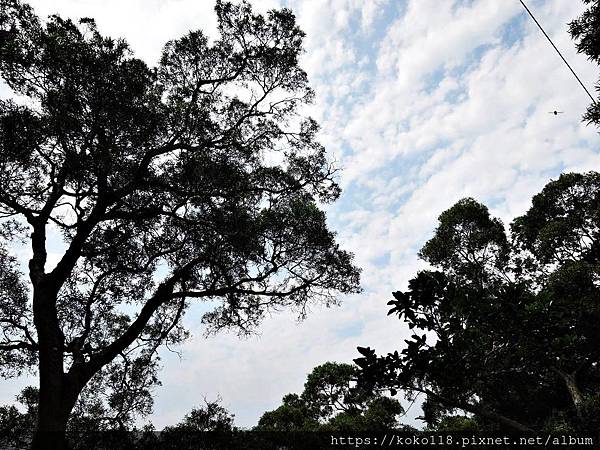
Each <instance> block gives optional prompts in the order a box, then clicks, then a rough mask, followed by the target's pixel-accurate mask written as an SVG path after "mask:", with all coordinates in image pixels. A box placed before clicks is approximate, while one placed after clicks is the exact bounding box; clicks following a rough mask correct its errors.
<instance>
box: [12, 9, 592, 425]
mask: <svg viewBox="0 0 600 450" xmlns="http://www.w3.org/2000/svg"><path fill="white" fill-rule="evenodd" d="M251 3H252V4H253V5H254V6H255V7H256V8H257V9H258V10H261V11H265V10H267V9H269V8H272V7H281V6H286V7H289V8H291V9H292V10H293V11H294V12H295V14H296V16H297V18H298V22H299V24H300V26H301V28H302V29H303V30H304V31H305V32H306V34H307V37H306V54H305V55H304V59H303V67H304V68H305V70H306V71H307V72H308V74H309V77H310V79H311V84H312V86H313V87H314V88H315V90H316V92H317V99H316V103H315V105H314V106H313V108H312V111H311V114H313V115H314V117H315V118H316V119H317V120H318V121H319V122H320V123H321V124H322V135H321V141H322V143H323V144H325V146H326V147H327V149H328V151H329V154H330V157H331V159H335V161H337V164H338V166H340V167H342V168H343V172H342V173H341V176H340V183H341V185H342V186H343V187H344V194H343V195H342V197H341V199H340V200H339V201H338V202H337V203H336V204H335V205H333V206H332V207H328V218H329V222H330V224H331V227H333V228H334V229H336V230H337V231H338V233H339V239H340V241H341V242H342V244H343V246H344V247H345V248H346V249H348V250H350V251H352V252H354V253H355V255H356V261H357V264H358V265H359V266H360V267H362V269H363V287H364V293H362V294H360V295H356V296H351V297H346V298H343V299H342V300H343V304H342V306H340V307H336V308H331V309H326V308H322V307H319V306H315V307H314V308H312V311H311V314H310V315H309V317H308V318H307V319H306V320H305V321H303V322H301V323H298V322H297V321H296V319H295V317H294V316H293V315H292V314H289V313H281V314H277V315H274V316H272V317H270V318H268V319H267V320H266V321H265V322H264V323H263V324H262V326H261V327H260V330H259V334H257V335H256V336H253V337H250V338H248V339H244V340H240V339H238V338H237V337H236V336H234V335H228V334H221V335H218V336H216V337H211V338H208V339H207V338H204V337H203V336H202V331H203V330H202V328H201V326H200V314H199V313H198V311H197V310H194V309H193V308H192V309H191V310H190V311H189V313H188V315H187V317H186V319H185V320H186V323H187V324H188V326H189V328H190V329H191V331H192V333H193V338H192V339H190V340H189V341H188V342H187V343H186V344H185V345H183V347H182V349H181V350H182V358H181V359H180V358H178V357H177V356H176V355H173V354H169V353H166V354H164V355H163V363H164V369H163V371H162V375H161V377H162V381H163V385H162V387H160V388H159V389H157V390H156V404H155V413H154V415H153V416H152V417H151V418H150V419H151V420H152V421H153V422H154V423H155V425H156V426H157V427H159V428H160V427H162V426H164V425H167V424H172V423H174V422H177V421H179V420H180V419H181V417H182V416H183V415H184V414H185V413H186V412H188V411H189V410H190V409H191V408H192V407H194V406H196V405H198V404H200V403H201V402H202V399H203V397H206V398H207V399H209V400H212V399H214V398H216V397H217V396H218V395H219V396H220V397H221V398H222V399H223V403H224V405H225V406H226V407H227V408H228V409H229V410H230V411H232V412H233V413H235V415H236V422H237V424H238V425H240V426H251V425H253V424H255V423H256V422H257V420H258V418H259V416H260V415H261V413H262V412H264V411H265V410H269V409H273V408H274V407H276V406H277V405H278V404H279V403H280V400H281V397H282V396H283V395H284V394H286V393H288V392H299V391H301V389H302V385H303V382H304V379H305V377H306V374H307V373H308V372H310V370H311V369H312V368H313V367H314V366H316V365H318V364H321V363H323V362H325V361H344V362H350V361H351V360H352V359H353V358H355V357H357V353H356V350H355V348H356V346H357V345H363V346H371V347H375V348H376V349H377V350H378V351H381V352H384V351H388V350H393V349H396V348H399V347H400V346H401V345H402V339H403V336H404V335H405V334H406V331H405V330H404V329H403V327H402V324H401V323H399V322H398V321H397V320H395V319H393V318H388V317H386V312H387V307H386V301H387V300H388V299H389V297H390V292H391V291H393V290H398V289H403V288H404V287H405V286H406V283H407V281H408V279H410V278H411V276H412V275H414V274H415V272H416V270H418V268H419V267H422V263H419V261H418V260H417V258H416V253H417V251H418V249H419V248H420V247H421V246H422V245H423V243H424V242H425V241H426V240H427V239H428V238H429V237H430V236H431V235H432V232H433V230H434V228H435V224H436V218H437V216H438V215H439V214H440V213H441V212H442V211H443V210H444V209H446V208H448V207H449V206H451V205H452V204H453V203H454V202H456V201H457V200H458V199H460V198H462V197H466V196H471V197H474V198H476V199H478V200H480V201H482V202H484V203H485V204H487V205H488V206H489V207H490V209H491V210H492V213H493V214H495V215H496V216H498V217H500V218H502V220H503V221H504V222H505V223H507V224H508V223H510V221H511V219H512V218H513V217H515V216H516V215H519V214H522V213H523V212H525V210H526V209H527V208H528V206H529V204H530V199H531V196H532V195H533V194H535V193H536V192H538V191H539V190H540V189H541V188H542V187H543V186H544V185H545V184H546V183H547V182H548V181H549V180H550V179H551V178H556V177H557V176H558V175H559V174H560V173H561V172H563V171H586V170H592V169H594V168H596V169H597V168H598V167H599V163H600V154H599V152H598V151H597V144H598V135H597V131H596V130H595V129H593V128H591V127H586V126H585V125H584V124H582V123H581V121H580V118H581V115H582V113H583V112H584V110H585V108H586V106H587V104H588V103H589V101H590V99H589V98H588V97H587V95H586V94H585V92H584V91H583V89H582V88H581V87H580V86H579V85H578V84H577V81H576V80H575V79H574V78H573V76H572V75H571V73H570V72H569V71H568V69H567V68H566V67H565V66H564V64H563V63H562V61H561V60H560V59H559V57H558V55H557V54H556V53H555V52H554V50H553V49H552V48H551V46H550V45H549V43H548V42H547V41H546V40H545V38H544V37H543V35H542V34H541V32H540V31H539V29H537V28H536V26H535V24H534V23H533V22H532V20H531V19H530V18H529V17H528V16H527V15H526V13H525V11H524V10H523V8H522V6H521V4H520V3H519V1H518V0H463V1H461V0H442V1H440V0H368V1H367V0H256V1H252V2H251ZM527 3H528V5H529V6H530V8H531V9H532V11H533V12H534V14H536V16H537V18H538V20H539V21H540V22H541V23H542V24H543V26H544V27H545V28H546V31H547V32H548V34H549V35H550V36H551V37H552V39H553V40H554V42H555V44H556V45H557V47H558V48H559V49H561V50H562V51H563V54H564V55H565V57H566V58H567V60H568V61H569V62H570V63H571V65H572V66H573V68H574V69H575V71H576V72H577V73H578V74H579V76H580V78H581V79H582V80H583V82H584V84H586V85H587V86H588V88H589V89H590V90H591V89H592V88H593V85H594V81H595V78H596V74H597V68H595V67H594V66H593V65H592V64H591V63H589V62H588V61H587V60H586V59H585V57H583V56H581V55H577V54H575V51H574V48H573V43H572V41H571V40H570V37H569V35H568V33H567V23H568V22H569V21H570V20H572V19H573V18H574V17H576V16H577V15H578V14H579V13H580V12H581V11H582V10H583V5H582V4H581V2H579V1H574V0H545V1H542V0H529V1H528V2H527ZM31 4H32V5H33V6H34V7H35V8H36V9H37V11H38V14H40V15H42V16H45V15H48V14H51V13H59V14H60V15H62V16H68V17H72V18H78V17H94V18H95V19H96V20H97V23H98V25H99V28H100V31H101V32H102V33H103V34H107V35H112V36H114V37H125V38H126V39H127V41H128V42H129V44H130V45H131V47H132V48H133V50H134V51H135V53H136V55H137V56H138V57H141V58H143V59H145V60H146V61H147V62H148V63H149V64H154V63H155V62H156V61H157V59H158V56H159V54H160V50H161V48H162V45H163V44H164V42H165V41H167V40H169V39H172V38H176V37H178V36H180V35H181V34H183V33H185V32H186V31H188V30H189V29H197V28H201V29H203V30H204V31H205V32H207V33H208V34H209V35H212V36H214V35H215V32H216V31H215V30H216V20H215V15H214V13H213V10H212V8H213V2H212V1H204V0H126V1H123V0H103V1H100V0H53V1H48V0H35V1H31ZM555 109H557V110H560V111H564V114H560V115H558V116H555V115H553V114H548V112H549V111H553V110H555ZM26 383H27V380H18V381H17V382H15V381H9V382H2V384H0V402H9V401H11V400H12V399H13V398H14V395H15V394H16V393H17V392H18V391H19V389H20V387H21V386H22V385H24V384H26ZM415 415H418V408H415V409H414V410H413V411H411V412H410V413H409V414H408V417H409V419H408V421H409V422H410V423H413V419H411V418H414V416H415Z"/></svg>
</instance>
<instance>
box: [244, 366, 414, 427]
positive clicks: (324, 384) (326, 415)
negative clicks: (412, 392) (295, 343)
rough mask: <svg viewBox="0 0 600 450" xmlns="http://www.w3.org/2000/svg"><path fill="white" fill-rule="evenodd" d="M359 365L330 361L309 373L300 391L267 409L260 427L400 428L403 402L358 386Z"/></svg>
mask: <svg viewBox="0 0 600 450" xmlns="http://www.w3.org/2000/svg"><path fill="white" fill-rule="evenodd" d="M357 375H358V367H357V366H355V365H352V364H344V363H334V362H327V363H325V364H322V365H320V366H317V367H315V368H314V369H313V371H312V372H311V373H310V374H308V376H307V379H306V383H305V384H304V390H303V391H302V393H301V394H300V395H298V394H287V395H285V396H284V397H283V400H282V405H281V406H279V407H277V408H276V409H274V410H273V411H267V412H265V413H264V414H263V415H262V417H261V418H260V419H259V421H258V425H257V426H256V427H255V428H254V429H255V430H257V431H354V432H360V431H363V432H364V431H378V430H387V429H392V428H397V427H398V426H399V423H398V418H399V416H400V415H401V414H402V413H403V412H404V409H403V408H402V406H401V405H400V403H399V402H398V401H397V400H395V399H392V398H389V397H386V396H383V395H381V394H380V393H376V392H368V391H365V390H363V389H360V388H358V387H356V377H357Z"/></svg>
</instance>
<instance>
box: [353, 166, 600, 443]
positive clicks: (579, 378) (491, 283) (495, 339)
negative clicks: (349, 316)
mask: <svg viewBox="0 0 600 450" xmlns="http://www.w3.org/2000/svg"><path fill="white" fill-rule="evenodd" d="M510 238H511V239H510V240H509V237H508V236H507V234H506V232H505V230H504V227H503V225H502V223H501V222H500V221H499V220H498V219H494V218H492V217H490V215H489V212H488V210H487V208H486V207H485V206H483V205H481V204H479V203H477V202H476V201H475V200H472V199H465V200H461V201H460V202H458V203H457V204H456V205H454V206H453V207H452V208H450V209H449V210H447V211H445V212H444V213H443V214H442V215H441V216H440V218H439V226H438V228H437V229H436V232H435V235H434V237H433V238H432V239H431V240H429V241H428V242H427V244H426V245H425V246H424V247H423V250H422V251H421V253H420V255H421V257H422V258H423V259H425V260H426V261H427V262H429V263H430V264H431V266H432V270H424V271H421V272H419V273H418V274H417V276H416V277H415V278H413V279H412V280H410V282H409V285H408V290H406V291H404V292H401V291H398V292H394V293H393V296H394V298H393V300H391V301H390V302H389V303H388V304H389V305H390V306H391V309H390V314H394V315H397V316H398V318H399V319H401V320H402V321H403V322H405V323H406V324H407V325H408V327H409V328H410V329H412V330H413V335H412V337H411V338H410V339H407V340H406V341H405V342H406V345H405V346H404V348H403V349H402V350H401V351H400V352H395V353H391V354H388V355H387V356H377V355H376V353H375V351H374V350H372V349H370V348H362V347H359V352H360V353H361V354H362V357H361V358H358V359H357V360H355V362H356V363H357V364H358V365H359V366H360V367H361V369H362V371H361V379H362V381H363V385H364V386H366V387H367V386H368V387H369V388H375V389H377V388H392V389H394V390H397V389H403V390H405V392H406V393H408V395H409V396H414V395H416V394H418V393H422V394H425V396H426V399H427V400H426V402H425V404H424V408H423V409H424V419H425V421H426V422H427V424H428V425H429V426H430V427H432V428H434V429H435V428H436V427H438V428H439V429H448V426H449V424H450V425H451V424H452V423H454V424H455V425H456V426H457V427H458V428H460V429H462V428H464V427H465V426H468V427H470V428H472V427H474V426H475V427H477V428H478V429H480V430H486V431H502V430H510V429H512V430H515V429H516V430H519V431H521V432H523V431H527V430H537V431H540V430H546V431H555V432H566V431H571V432H586V433H595V434H597V431H598V428H597V426H596V425H593V424H596V423H597V422H598V417H600V414H599V411H600V410H599V409H598V406H597V405H598V403H597V392H598V389H599V388H600V367H599V364H600V351H599V350H598V348H599V344H600V329H599V328H598V323H599V321H600V285H599V284H598V280H599V276H600V252H599V245H600V244H599V242H600V241H599V239H600V174H598V173H596V172H590V173H586V174H577V173H569V174H563V175H561V176H560V178H559V179H558V180H555V181H551V182H550V183H548V184H547V185H546V187H545V188H544V189H543V190H542V192H540V193H539V194H538V195H536V196H535V197H534V198H533V201H532V207H531V208H530V209H529V211H527V213H526V214H525V215H523V216H521V217H518V218H516V219H515V220H514V221H513V223H512V225H511V233H510ZM457 410H462V411H464V412H468V413H470V414H472V415H473V416H474V417H473V419H467V418H465V417H463V418H462V419H461V418H456V419H452V418H451V416H452V414H454V413H455V411H457Z"/></svg>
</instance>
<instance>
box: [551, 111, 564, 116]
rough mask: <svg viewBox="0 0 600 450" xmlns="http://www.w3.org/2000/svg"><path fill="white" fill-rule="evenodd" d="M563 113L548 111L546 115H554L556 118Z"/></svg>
mask: <svg viewBox="0 0 600 450" xmlns="http://www.w3.org/2000/svg"><path fill="white" fill-rule="evenodd" d="M562 113H563V111H548V114H554V115H555V116H558V115H559V114H562Z"/></svg>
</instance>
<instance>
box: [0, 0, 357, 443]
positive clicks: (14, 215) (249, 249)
mask: <svg viewBox="0 0 600 450" xmlns="http://www.w3.org/2000/svg"><path fill="white" fill-rule="evenodd" d="M0 5H1V7H0V76H1V77H2V79H3V80H4V82H5V83H6V84H7V85H8V86H9V87H10V88H11V89H12V90H13V91H14V93H15V97H14V98H12V99H9V98H5V99H1V100H0V216H1V217H2V221H1V223H0V238H1V242H0V294H1V295H0V301H1V302H2V304H1V307H0V314H1V316H0V321H1V322H2V328H3V332H4V333H3V337H2V340H1V341H0V362H1V365H0V367H1V368H2V371H3V373H2V374H3V375H4V376H13V375H17V374H19V373H21V372H22V371H23V370H29V369H32V370H33V371H34V372H37V373H38V374H39V376H40V391H39V396H40V399H39V400H40V401H39V423H38V432H45V431H58V432H59V434H60V433H62V432H63V431H64V428H65V423H66V421H67V419H68V416H69V413H70V412H71V410H72V409H73V407H74V406H75V403H76V402H77V399H78V398H79V397H80V393H81V392H82V391H83V392H85V391H86V389H87V390H89V389H93V390H94V391H95V392H96V393H98V392H100V393H102V394H104V395H105V400H106V401H105V406H106V407H108V408H109V409H110V410H114V414H113V416H114V418H117V419H119V420H128V418H130V417H131V415H132V414H133V413H135V412H147V411H148V410H149V408H150V407H151V395H150V393H151V390H152V387H153V386H155V385H156V384H157V383H158V380H157V378H156V370H157V367H158V361H157V356H156V355H157V349H158V348H159V346H160V345H163V344H166V345H171V344H176V343H178V342H181V341H182V340H183V339H184V338H185V337H186V331H185V330H184V329H183V328H182V326H181V317H182V315H183V314H184V312H185V310H186V308H187V307H188V305H189V302H190V301H203V300H211V301H212V300H218V303H217V306H216V307H215V308H214V309H213V310H211V311H210V312H208V313H206V314H205V316H204V319H203V321H204V323H205V324H206V326H207V328H208V330H209V332H216V331H218V330H221V329H223V328H232V329H235V330H237V331H238V332H239V333H249V332H252V330H253V329H254V327H255V326H256V325H257V324H258V323H259V322H260V319H261V318H262V317H263V315H264V314H265V313H266V312H267V311H272V310H278V309H280V308H284V307H292V308H294V309H295V310H296V311H298V313H299V314H300V315H303V314H304V313H305V307H306V304H307V303H308V302H311V301H320V302H324V303H325V304H327V305H331V304H334V303H336V302H337V300H336V294H337V293H340V292H341V293H352V292H358V290H359V270H358V269H357V268H356V267H354V266H353V264H352V255H351V254H350V253H348V252H346V251H344V250H342V249H340V247H339V246H338V244H337V243H336V240H335V235H334V233H333V232H332V231H330V230H329V229H328V228H327V225H326V221H325V215H324V213H323V211H322V210H321V209H320V206H319V205H320V204H321V203H328V202H332V201H334V200H335V199H336V198H337V197H338V196H339V194H340V188H339V187H338V185H337V184H336V182H335V172H336V170H335V168H334V167H333V166H332V165H331V164H330V163H329V162H328V161H327V159H326V155H325V149H324V148H323V146H321V145H320V144H319V143H318V141H317V140H316V134H317V131H318V125H317V123H316V122H315V121H314V120H312V119H311V118H309V117H304V116H303V115H302V111H301V108H302V105H304V104H306V103H309V102H310V101H311V100H312V98H313V91H312V90H311V89H310V87H309V85H308V81H307V76H306V73H305V72H304V71H303V70H302V69H301V68H300V67H299V65H298V57H299V55H300V54H301V52H302V40H303V37H304V34H303V32H302V31H301V30H300V29H299V28H298V27H297V26H296V24H295V18H294V15H293V14H292V13H291V11H289V10H287V9H281V10H273V11H270V12H269V13H268V14H267V15H260V14H256V13H254V12H253V11H252V9H251V7H250V6H249V5H248V4H247V3H244V2H242V3H240V4H238V5H234V4H231V3H228V2H223V1H217V4H216V7H215V11H216V14H217V19H218V32H219V36H218V37H217V38H216V39H215V40H214V41H210V40H209V39H208V38H207V37H206V36H205V35H204V34H203V33H202V32H201V31H191V32H189V33H188V34H186V35H185V36H183V37H181V38H179V39H175V40H172V41H169V42H167V43H166V45H165V47H164V50H163V53H162V57H161V59H160V62H159V63H158V65H157V66H156V67H149V66H148V65H147V64H146V63H144V62H143V61H141V60H140V59H137V58H135V57H134V56H133V54H132V51H131V50H130V49H129V47H128V46H127V44H126V42H125V41H124V40H122V39H113V38H109V37H105V36H103V35H101V34H100V32H99V30H98V29H97V27H96V24H95V22H94V20H93V19H90V18H83V19H80V20H79V21H78V22H74V21H72V20H70V19H64V18H61V17H59V16H51V17H49V18H48V19H47V20H45V21H42V20H40V19H39V18H38V17H37V16H36V15H35V13H34V12H33V10H32V8H31V7H29V6H28V5H27V4H25V3H22V2H20V1H19V0H2V1H1V2H0ZM61 240H62V247H61V246H59V247H60V248H61V252H62V254H61V255H60V256H59V258H58V261H57V263H56V264H55V265H53V264H50V262H49V261H48V252H49V245H53V247H54V248H56V246H57V244H56V243H57V242H58V241H61ZM19 243H24V244H25V245H28V246H29V249H30V250H29V251H30V252H31V255H32V256H31V259H30V261H29V267H28V271H27V279H26V278H24V277H23V276H22V274H21V273H19V268H18V264H17V261H16V259H15V258H14V257H13V256H11V255H12V252H13V249H14V248H15V245H18V244H19ZM36 445H39V442H38V441H36V442H34V446H36ZM54 445H55V446H56V448H60V446H61V445H62V444H61V443H55V444H50V443H48V444H47V446H46V447H45V448H51V447H52V446H54Z"/></svg>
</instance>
